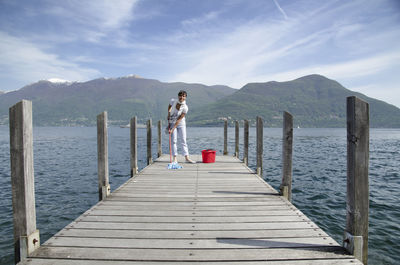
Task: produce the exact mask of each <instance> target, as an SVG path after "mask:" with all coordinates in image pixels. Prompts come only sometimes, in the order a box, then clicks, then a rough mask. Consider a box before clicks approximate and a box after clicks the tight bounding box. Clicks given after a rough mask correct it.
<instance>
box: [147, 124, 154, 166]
mask: <svg viewBox="0 0 400 265" xmlns="http://www.w3.org/2000/svg"><path fill="white" fill-rule="evenodd" d="M151 126H152V123H151V118H150V119H149V120H148V121H147V165H150V164H152V163H153V157H152V155H151Z"/></svg>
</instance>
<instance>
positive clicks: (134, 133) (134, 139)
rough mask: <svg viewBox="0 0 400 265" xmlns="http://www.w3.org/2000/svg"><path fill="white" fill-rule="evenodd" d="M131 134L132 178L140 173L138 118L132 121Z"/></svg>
mask: <svg viewBox="0 0 400 265" xmlns="http://www.w3.org/2000/svg"><path fill="white" fill-rule="evenodd" d="M130 132H131V137H130V138H131V177H133V176H134V175H136V174H137V173H138V159H137V117H136V116H135V117H133V118H132V119H131V121H130Z"/></svg>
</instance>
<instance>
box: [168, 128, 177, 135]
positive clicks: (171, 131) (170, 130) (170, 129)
mask: <svg viewBox="0 0 400 265" xmlns="http://www.w3.org/2000/svg"><path fill="white" fill-rule="evenodd" d="M174 130H175V126H174V127H172V128H169V130H168V131H169V134H172V133H173V131H174Z"/></svg>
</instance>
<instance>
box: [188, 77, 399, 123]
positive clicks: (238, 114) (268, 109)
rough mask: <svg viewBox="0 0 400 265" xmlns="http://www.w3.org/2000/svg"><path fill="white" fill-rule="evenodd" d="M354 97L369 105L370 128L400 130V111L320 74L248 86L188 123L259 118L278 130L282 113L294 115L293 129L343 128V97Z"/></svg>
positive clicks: (197, 110) (198, 111)
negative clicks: (294, 127) (298, 127)
mask: <svg viewBox="0 0 400 265" xmlns="http://www.w3.org/2000/svg"><path fill="white" fill-rule="evenodd" d="M353 95H354V96H357V97H359V98H361V99H363V100H365V101H367V102H368V103H369V104H370V123H371V127H400V109H399V108H397V107H395V106H393V105H389V104H387V103H385V102H383V101H379V100H376V99H372V98H369V97H366V96H365V95H362V94H360V93H356V92H353V91H350V90H348V89H346V88H344V87H343V86H342V85H340V84H339V83H338V82H336V81H334V80H330V79H328V78H326V77H323V76H320V75H310V76H305V77H302V78H299V79H296V80H293V81H288V82H267V83H250V84H247V85H245V86H244V87H243V88H242V89H240V90H239V91H237V92H236V93H234V94H232V95H230V96H227V97H225V98H223V99H221V100H218V101H216V102H214V103H211V104H208V105H207V106H204V107H202V108H201V109H196V110H193V113H192V115H191V117H190V122H191V123H190V124H191V125H196V126H213V125H217V124H221V123H222V119H223V118H224V117H230V118H228V119H229V120H230V121H231V122H232V121H234V120H243V119H248V120H249V121H250V122H251V124H254V123H255V117H256V116H261V117H263V119H264V126H266V127H281V126H282V112H283V111H288V112H290V113H291V114H292V115H293V116H294V124H295V126H300V127H345V126H346V97H348V96H353Z"/></svg>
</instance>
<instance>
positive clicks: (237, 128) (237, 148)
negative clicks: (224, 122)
mask: <svg viewBox="0 0 400 265" xmlns="http://www.w3.org/2000/svg"><path fill="white" fill-rule="evenodd" d="M235 156H236V157H237V158H239V121H235Z"/></svg>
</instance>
